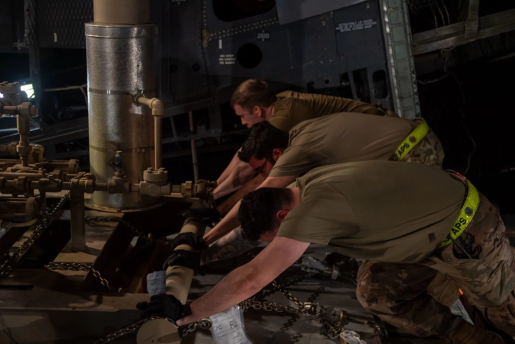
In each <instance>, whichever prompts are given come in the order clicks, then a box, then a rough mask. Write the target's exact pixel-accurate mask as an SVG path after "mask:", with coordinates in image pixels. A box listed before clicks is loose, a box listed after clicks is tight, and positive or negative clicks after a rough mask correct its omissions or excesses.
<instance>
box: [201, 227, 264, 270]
mask: <svg viewBox="0 0 515 344" xmlns="http://www.w3.org/2000/svg"><path fill="white" fill-rule="evenodd" d="M259 244H260V243H259V241H255V242H250V241H248V240H245V239H243V236H242V233H241V227H238V228H236V229H235V230H233V231H232V232H231V233H229V234H227V235H225V236H224V237H223V238H221V239H220V240H218V241H217V242H216V243H214V244H213V245H211V246H210V247H209V248H208V249H207V250H204V251H203V252H202V255H201V256H200V265H205V264H209V263H212V262H216V261H219V260H224V259H228V258H232V257H236V256H239V255H240V254H243V253H245V252H247V251H248V250H250V249H252V248H254V247H256V246H258V245H259Z"/></svg>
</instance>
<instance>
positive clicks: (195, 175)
mask: <svg viewBox="0 0 515 344" xmlns="http://www.w3.org/2000/svg"><path fill="white" fill-rule="evenodd" d="M188 117H189V119H190V133H191V135H193V134H194V132H195V126H194V125H193V112H192V111H190V112H188ZM191 159H192V161H193V178H194V180H195V183H196V182H197V181H198V161H197V146H196V144H195V139H191Z"/></svg>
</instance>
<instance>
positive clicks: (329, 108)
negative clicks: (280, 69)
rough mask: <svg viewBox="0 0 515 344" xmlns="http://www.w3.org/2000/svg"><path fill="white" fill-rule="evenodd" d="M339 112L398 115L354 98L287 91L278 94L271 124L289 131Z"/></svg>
mask: <svg viewBox="0 0 515 344" xmlns="http://www.w3.org/2000/svg"><path fill="white" fill-rule="evenodd" d="M339 112H354V113H364V114H370V115H380V116H384V115H386V116H393V117H396V116H397V115H396V114H395V113H394V112H392V111H390V110H383V108H382V107H381V106H380V105H378V104H369V103H363V102H359V101H356V100H353V99H347V98H340V97H333V96H325V95H322V94H310V93H298V92H293V91H286V92H282V93H279V94H277V101H276V102H275V104H274V115H273V116H272V118H270V124H272V125H273V126H274V127H276V128H278V129H281V130H284V131H289V130H290V129H291V128H293V127H294V126H296V125H297V124H299V123H301V122H302V121H305V120H308V119H313V118H319V117H322V116H326V115H331V114H333V113H339Z"/></svg>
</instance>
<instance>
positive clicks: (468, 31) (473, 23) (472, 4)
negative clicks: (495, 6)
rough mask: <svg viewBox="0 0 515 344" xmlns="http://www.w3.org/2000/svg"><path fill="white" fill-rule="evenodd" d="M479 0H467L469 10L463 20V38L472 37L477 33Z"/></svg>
mask: <svg viewBox="0 0 515 344" xmlns="http://www.w3.org/2000/svg"><path fill="white" fill-rule="evenodd" d="M478 10H479V0H470V1H469V12H468V15H467V21H466V22H465V38H473V37H475V36H476V35H477V31H478V28H479V15H478Z"/></svg>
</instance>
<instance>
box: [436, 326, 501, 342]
mask: <svg viewBox="0 0 515 344" xmlns="http://www.w3.org/2000/svg"><path fill="white" fill-rule="evenodd" d="M443 338H444V339H446V340H447V341H448V342H449V343H452V344H485V343H488V344H505V343H504V340H502V338H501V337H499V336H498V335H497V334H496V333H494V332H490V331H487V330H485V329H482V328H479V327H477V326H474V325H472V324H470V323H468V322H466V321H462V322H461V323H460V324H459V325H458V326H457V327H456V328H455V329H454V330H453V331H452V332H451V333H449V334H448V335H446V336H444V337H443Z"/></svg>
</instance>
